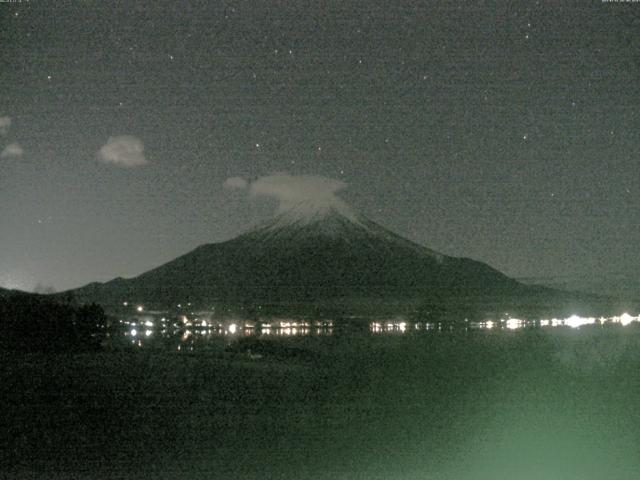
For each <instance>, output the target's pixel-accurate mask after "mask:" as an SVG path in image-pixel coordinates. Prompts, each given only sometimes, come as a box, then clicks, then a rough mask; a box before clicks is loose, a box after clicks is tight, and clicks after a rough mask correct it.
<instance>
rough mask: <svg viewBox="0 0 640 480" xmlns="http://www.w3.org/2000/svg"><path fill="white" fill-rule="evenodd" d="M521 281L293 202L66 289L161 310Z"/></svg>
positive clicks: (345, 215) (502, 287)
mask: <svg viewBox="0 0 640 480" xmlns="http://www.w3.org/2000/svg"><path fill="white" fill-rule="evenodd" d="M547 290H548V289H546V290H545V289H544V288H543V287H526V286H524V285H523V284H521V283H519V282H517V281H516V280H514V279H511V278H509V277H507V276H506V275H504V274H502V273H501V272H499V271H498V270H496V269H494V268H492V267H490V266H489V265H487V264H485V263H482V262H479V261H476V260H472V259H468V258H463V257H451V256H447V255H443V254H441V253H439V252H436V251H434V250H431V249H429V248H428V247H426V246H423V245H420V244H417V243H415V242H412V241H410V240H408V239H406V238H403V237H401V236H399V235H397V234H395V233H394V232H392V231H390V230H388V229H386V228H384V227H382V226H381V225H379V224H377V223H375V222H373V221H371V220H369V219H367V218H366V217H364V216H362V215H358V214H356V213H355V212H353V211H351V210H350V209H349V207H347V206H346V204H341V203H335V202H333V203H323V204H316V205H310V204H301V205H300V204H299V205H296V206H293V207H292V208H289V209H286V210H283V211H280V212H279V213H278V215H276V216H275V217H274V218H272V219H270V220H269V221H267V222H264V223H262V224H260V225H258V226H256V227H254V228H252V229H250V230H248V231H246V232H244V233H242V234H240V235H238V236H237V237H235V238H232V239H230V240H227V241H224V242H219V243H209V244H203V245H200V246H198V247H196V248H195V249H193V250H191V251H190V252H187V253H185V254H184V255H181V256H179V257H177V258H175V259H174V260H171V261H169V262H167V263H165V264H163V265H160V266H158V267H156V268H153V269H151V270H148V271H146V272H143V273H142V274H140V275H138V276H136V277H133V278H129V279H124V278H120V277H119V278H115V279H113V280H111V281H109V282H105V283H92V284H89V285H86V286H84V287H81V288H79V289H76V290H73V291H71V293H73V294H74V295H75V296H76V297H77V298H78V299H79V300H81V301H95V302H97V303H101V304H103V305H104V304H112V305H117V304H121V303H122V302H125V301H126V302H139V303H143V304H154V305H160V306H165V305H166V306H168V305H175V304H179V303H186V302H187V301H189V302H195V303H198V304H202V305H212V304H215V303H231V304H297V303H307V304H313V303H317V302H326V301H331V302H349V301H350V300H352V299H355V298H358V299H367V298H369V299H372V300H374V299H375V300H376V301H378V300H384V301H409V300H411V301H413V300H416V301H423V300H425V299H434V298H436V299H437V298H442V297H449V298H454V297H475V298H481V297H483V296H494V297H495V296H498V297H500V296H502V297H504V296H512V297H513V296H517V295H521V294H525V293H532V292H537V293H540V292H545V291H547Z"/></svg>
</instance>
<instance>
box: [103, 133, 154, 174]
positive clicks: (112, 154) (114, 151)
mask: <svg viewBox="0 0 640 480" xmlns="http://www.w3.org/2000/svg"><path fill="white" fill-rule="evenodd" d="M98 160H99V161H100V162H102V163H110V164H113V165H117V166H119V167H125V168H133V167H140V166H142V165H146V164H147V163H149V162H148V161H147V159H146V158H145V157H144V144H143V143H142V141H141V140H140V139H139V138H136V137H134V136H131V135H120V136H117V137H109V139H108V140H107V143H106V144H104V145H103V146H102V148H100V150H99V151H98Z"/></svg>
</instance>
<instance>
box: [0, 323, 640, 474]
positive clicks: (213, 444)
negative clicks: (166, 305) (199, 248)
mask: <svg viewBox="0 0 640 480" xmlns="http://www.w3.org/2000/svg"><path fill="white" fill-rule="evenodd" d="M371 323H381V322H377V321H376V322H368V323H366V324H365V327H366V328H360V329H357V328H356V329H351V330H348V329H347V330H346V331H345V330H342V329H340V328H339V326H338V325H335V324H334V325H332V326H331V327H329V326H327V327H326V328H325V327H322V328H321V327H316V326H313V328H320V330H322V329H323V328H325V331H324V332H323V331H320V332H318V331H316V330H313V329H312V326H309V327H308V328H309V332H308V333H305V334H302V333H301V334H299V335H293V334H292V333H293V332H292V331H290V332H289V333H290V335H286V334H277V333H275V332H274V331H272V332H271V333H270V334H265V335H262V334H260V335H255V332H254V334H245V333H244V330H245V329H241V330H240V329H236V331H235V333H225V332H217V333H214V332H211V333H209V332H208V330H209V328H206V329H202V328H201V329H199V332H200V333H195V331H193V332H191V333H190V335H188V336H187V338H186V339H185V340H184V341H183V340H182V337H183V336H184V334H185V333H186V330H182V331H181V334H180V335H179V336H177V337H176V335H165V336H163V335H162V333H161V329H158V328H159V327H157V326H155V325H154V326H153V327H151V326H149V327H148V329H150V330H153V331H152V333H151V334H149V335H146V333H144V332H146V330H142V332H143V333H142V335H140V334H139V332H138V331H136V335H135V336H131V329H132V328H135V327H139V325H136V326H135V327H132V326H131V325H127V327H126V328H125V329H124V330H123V332H122V337H118V338H121V339H123V340H124V342H125V343H126V344H130V345H131V346H130V347H127V348H120V347H118V348H116V347H115V346H114V347H113V349H112V350H111V351H105V352H101V353H82V354H8V353H4V354H2V356H3V358H2V365H3V368H2V375H1V378H0V381H1V386H0V393H1V396H0V398H1V399H2V400H0V401H2V410H3V412H4V414H5V419H4V420H3V427H2V429H3V434H2V435H0V437H1V438H2V440H0V441H1V442H2V449H0V451H1V452H2V454H1V455H2V457H1V458H0V460H1V463H0V465H1V467H0V473H3V474H4V475H5V476H6V477H8V478H47V479H49V478H61V479H62V478H64V479H66V478H74V479H76V478H77V479H85V478H86V479H89V478H91V479H95V478H105V479H107V478H108V479H115V478H133V479H137V478H160V479H165V478H166V479H176V478H184V479H205V478H206V479H209V478H238V479H262V478H279V479H299V478H311V479H336V478H337V479H360V478H361V479H365V478H366V479H370V478H373V479H389V478H393V479H442V480H444V479H447V480H448V479H451V480H466V479H469V480H471V479H473V480H481V479H500V478H504V479H524V480H529V479H545V480H549V479H558V480H560V479H562V480H565V479H581V480H584V479H594V480H596V479H597V480H601V479H603V478H606V479H629V480H631V479H636V478H638V473H639V472H640V450H639V449H638V448H637V445H638V442H639V441H640V438H639V437H640V433H639V432H640V412H639V411H638V409H637V405H638V404H640V374H639V373H638V372H640V328H639V327H638V324H637V323H636V322H630V323H629V324H626V326H623V325H621V324H616V323H605V324H602V325H601V324H600V323H598V322H595V323H593V324H588V325H584V326H582V327H580V328H570V327H567V326H562V327H558V328H545V327H540V328H521V329H509V328H507V327H506V326H505V327H504V328H502V327H501V328H498V327H497V326H496V327H495V328H491V329H486V328H485V329H480V328H478V329H476V328H471V327H465V328H463V329H459V330H457V331H446V330H445V331H442V330H438V329H437V328H436V329H427V328H426V327H425V326H424V325H423V327H424V328H417V329H416V328H415V326H412V327H411V328H408V327H409V326H408V325H406V324H405V326H404V327H405V328H404V331H402V330H401V329H400V328H398V329H395V328H391V329H389V330H387V327H386V324H384V323H381V325H384V328H383V331H384V332H387V333H384V334H383V333H381V332H376V331H375V330H376V328H375V327H374V326H372V325H371ZM391 323H393V322H391ZM207 327H208V326H207ZM192 328H193V327H192ZM253 328H255V326H254V327H253ZM272 328H273V326H272ZM284 328H294V327H292V326H289V327H284ZM295 328H305V327H299V326H296V327H295ZM329 329H331V330H329ZM212 330H213V329H212ZM204 331H206V333H203V332H204ZM241 331H242V333H241ZM125 334H126V335H125ZM154 339H156V340H154ZM138 341H142V342H143V343H142V344H141V345H138V344H137V342H138ZM131 342H133V343H131ZM153 342H156V343H153ZM163 342H166V345H165V343H163ZM173 342H177V344H176V343H173ZM145 347H149V348H145ZM165 347H166V348H165ZM178 347H181V348H180V350H178ZM191 347H193V349H191Z"/></svg>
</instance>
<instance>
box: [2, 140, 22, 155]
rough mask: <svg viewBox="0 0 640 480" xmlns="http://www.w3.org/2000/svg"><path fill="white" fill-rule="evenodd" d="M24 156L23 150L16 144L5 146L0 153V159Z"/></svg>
mask: <svg viewBox="0 0 640 480" xmlns="http://www.w3.org/2000/svg"><path fill="white" fill-rule="evenodd" d="M22 155H24V150H23V149H22V147H21V146H20V145H19V144H18V143H10V144H9V145H7V146H6V147H5V148H4V150H2V153H0V158H16V157H21V156H22Z"/></svg>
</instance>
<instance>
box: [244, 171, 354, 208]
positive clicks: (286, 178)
mask: <svg viewBox="0 0 640 480" xmlns="http://www.w3.org/2000/svg"><path fill="white" fill-rule="evenodd" d="M346 187H347V184H346V183H345V182H343V181H341V180H334V179H333V178H327V177H320V176H317V175H289V174H286V173H277V174H274V175H268V176H266V177H261V178H258V179H257V180H256V181H254V182H252V183H251V186H250V188H249V194H250V195H251V196H254V197H255V196H265V197H271V198H275V199H276V200H278V202H279V210H280V211H284V210H287V209H289V208H291V207H292V206H294V205H297V204H300V203H309V204H313V205H315V206H334V207H340V208H344V207H346V206H345V204H344V202H343V201H342V200H341V199H340V198H338V196H337V195H336V193H337V192H338V191H340V190H342V189H344V188H346Z"/></svg>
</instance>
